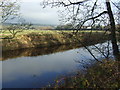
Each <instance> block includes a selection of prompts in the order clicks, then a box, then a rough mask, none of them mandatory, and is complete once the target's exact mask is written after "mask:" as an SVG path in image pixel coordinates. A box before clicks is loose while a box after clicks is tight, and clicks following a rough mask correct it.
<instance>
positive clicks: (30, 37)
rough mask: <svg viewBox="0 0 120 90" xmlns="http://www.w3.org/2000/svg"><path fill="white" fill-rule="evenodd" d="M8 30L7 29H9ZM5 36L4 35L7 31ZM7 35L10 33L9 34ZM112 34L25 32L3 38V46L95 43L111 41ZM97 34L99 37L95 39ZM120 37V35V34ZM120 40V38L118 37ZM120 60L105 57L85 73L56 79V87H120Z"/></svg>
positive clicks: (25, 46)
mask: <svg viewBox="0 0 120 90" xmlns="http://www.w3.org/2000/svg"><path fill="white" fill-rule="evenodd" d="M6 33H7V32H6ZM4 35H5V34H4ZM7 35H8V34H7ZM108 36H109V34H106V35H104V32H102V31H100V32H96V31H93V32H92V33H91V32H90V31H81V32H78V33H77V35H73V34H72V32H71V31H62V32H61V31H50V30H48V31H38V30H34V31H32V30H31V31H27V30H25V31H23V32H21V33H19V34H18V35H17V36H16V37H15V38H13V39H3V40H1V41H2V47H3V48H2V49H3V51H6V50H15V49H21V48H31V47H49V46H54V45H65V44H71V45H72V44H73V45H75V44H78V43H80V42H79V40H80V41H82V42H83V43H84V44H85V45H92V44H96V43H99V42H104V41H106V40H108ZM96 37H97V38H96ZM118 37H119V35H118ZM118 40H119V38H118ZM119 65H120V62H119V61H115V60H110V59H109V60H106V59H105V60H102V63H99V62H97V63H95V64H94V65H92V66H91V67H89V68H87V69H86V71H85V73H81V71H78V72H76V74H75V75H73V76H71V75H70V76H64V77H60V79H56V83H55V84H54V86H51V85H49V86H48V87H54V89H56V88H112V89H113V88H119V82H118V81H120V77H119V76H120V72H119V70H118V67H119Z"/></svg>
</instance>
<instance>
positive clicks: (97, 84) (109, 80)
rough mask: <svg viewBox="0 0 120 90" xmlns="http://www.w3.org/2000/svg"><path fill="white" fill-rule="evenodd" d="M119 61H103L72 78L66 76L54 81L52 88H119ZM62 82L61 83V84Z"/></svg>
mask: <svg viewBox="0 0 120 90" xmlns="http://www.w3.org/2000/svg"><path fill="white" fill-rule="evenodd" d="M119 65H120V61H115V60H103V63H96V64H95V65H93V66H91V67H90V68H88V69H87V70H86V73H84V74H83V73H81V72H80V71H79V72H77V74H76V75H74V76H66V77H62V78H60V79H58V80H56V83H55V85H54V88H111V89H112V90H114V89H115V88H119V84H120V83H119V81H120V77H119V76H120V71H119V70H118V66H119ZM61 82H62V83H61Z"/></svg>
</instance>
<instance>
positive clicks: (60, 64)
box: [0, 43, 111, 88]
mask: <svg viewBox="0 0 120 90" xmlns="http://www.w3.org/2000/svg"><path fill="white" fill-rule="evenodd" d="M103 44H104V45H105V44H106V43H103ZM97 46H99V47H101V44H97ZM110 46H111V45H110ZM77 47H78V46H77ZM77 47H73V46H71V47H70V46H69V47H68V46H60V47H56V48H55V47H54V49H53V48H50V49H46V48H44V49H30V50H29V49H28V50H25V51H22V52H19V51H15V52H6V53H3V55H4V57H3V59H4V61H3V62H2V61H1V62H2V85H3V88H41V87H45V86H46V85H48V84H49V83H54V80H55V79H56V77H58V76H60V75H67V74H69V73H70V72H72V71H74V70H77V69H78V68H79V69H82V68H83V67H82V65H81V64H80V63H76V62H75V61H83V62H85V63H86V64H87V65H88V64H89V63H91V62H92V63H93V61H91V60H92V59H93V57H92V56H91V55H90V53H89V52H88V51H87V50H86V49H85V48H83V47H81V48H77ZM63 48H66V49H63ZM72 48H76V49H72ZM89 48H91V49H92V48H93V46H89ZM69 49H72V50H69ZM65 50H66V51H65ZM33 51H34V52H33ZM60 51H62V52H60ZM55 52H57V53H55ZM93 52H94V55H95V56H98V57H101V56H100V55H99V53H98V52H97V51H96V50H95V51H93ZM7 53H8V54H7ZM13 53H15V54H16V55H12V54H13ZM9 54H10V55H11V56H10V57H8V58H13V59H8V58H7V57H6V56H9ZM17 55H18V56H17ZM21 56H24V57H21ZM31 56H34V57H31ZM15 57H17V58H15ZM5 59H7V60H5ZM78 66H79V67H78ZM0 81H1V80H0Z"/></svg>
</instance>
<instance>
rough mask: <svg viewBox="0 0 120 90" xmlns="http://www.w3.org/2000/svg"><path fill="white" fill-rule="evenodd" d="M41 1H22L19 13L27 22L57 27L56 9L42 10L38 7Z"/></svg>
mask: <svg viewBox="0 0 120 90" xmlns="http://www.w3.org/2000/svg"><path fill="white" fill-rule="evenodd" d="M40 1H41V0H22V1H21V9H20V13H21V15H22V17H23V18H25V20H26V21H27V22H31V23H34V24H51V25H58V24H59V17H58V12H57V11H58V9H56V8H50V7H47V8H42V6H40Z"/></svg>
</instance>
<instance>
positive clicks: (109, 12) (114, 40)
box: [106, 0, 119, 56]
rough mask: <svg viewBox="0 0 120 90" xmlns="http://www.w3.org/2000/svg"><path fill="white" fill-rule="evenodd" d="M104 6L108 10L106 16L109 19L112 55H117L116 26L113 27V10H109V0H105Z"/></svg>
mask: <svg viewBox="0 0 120 90" xmlns="http://www.w3.org/2000/svg"><path fill="white" fill-rule="evenodd" d="M106 7H107V11H108V16H109V19H110V26H111V28H110V31H111V37H110V38H111V42H112V48H113V55H115V56H118V55H119V49H118V45H117V40H116V27H115V20H114V17H113V12H112V10H111V5H110V1H109V0H106Z"/></svg>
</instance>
